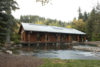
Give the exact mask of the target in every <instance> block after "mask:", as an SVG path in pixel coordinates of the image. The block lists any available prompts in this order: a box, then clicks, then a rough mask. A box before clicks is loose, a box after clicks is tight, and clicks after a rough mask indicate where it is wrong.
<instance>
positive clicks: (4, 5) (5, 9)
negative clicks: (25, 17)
mask: <svg viewBox="0 0 100 67" xmlns="http://www.w3.org/2000/svg"><path fill="white" fill-rule="evenodd" d="M16 9H18V8H17V3H16V1H14V0H0V43H4V42H5V41H6V40H7V39H9V40H10V31H11V25H13V24H14V23H13V19H14V18H13V16H12V15H11V11H12V10H16ZM8 37H9V38H8Z"/></svg>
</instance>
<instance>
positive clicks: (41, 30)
mask: <svg viewBox="0 0 100 67" xmlns="http://www.w3.org/2000/svg"><path fill="white" fill-rule="evenodd" d="M19 34H20V35H21V42H22V43H71V42H72V41H77V42H84V41H85V40H86V33H84V32H81V31H79V30H76V29H72V28H64V27H56V26H46V25H39V24H33V23H21V26H20V29H19Z"/></svg>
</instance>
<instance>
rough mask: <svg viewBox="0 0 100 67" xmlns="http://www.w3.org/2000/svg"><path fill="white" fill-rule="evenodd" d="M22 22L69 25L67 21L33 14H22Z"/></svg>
mask: <svg viewBox="0 0 100 67" xmlns="http://www.w3.org/2000/svg"><path fill="white" fill-rule="evenodd" d="M20 22H25V23H34V24H44V25H50V26H59V27H65V26H66V25H67V23H66V22H62V21H57V20H52V19H45V18H43V17H39V16H32V15H26V16H21V17H20Z"/></svg>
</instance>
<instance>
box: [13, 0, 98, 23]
mask: <svg viewBox="0 0 100 67" xmlns="http://www.w3.org/2000/svg"><path fill="white" fill-rule="evenodd" d="M16 1H17V3H18V4H19V8H20V9H19V10H16V11H14V12H13V13H12V14H13V15H14V17H15V18H20V16H21V15H38V16H41V17H45V18H51V19H57V20H61V21H66V22H68V21H72V20H73V18H74V17H77V16H78V8H79V7H81V9H82V12H84V11H87V12H90V11H91V10H92V8H93V7H94V6H96V4H97V2H99V0H51V1H50V3H49V4H47V5H45V6H42V5H41V4H40V3H36V1H35V0H16Z"/></svg>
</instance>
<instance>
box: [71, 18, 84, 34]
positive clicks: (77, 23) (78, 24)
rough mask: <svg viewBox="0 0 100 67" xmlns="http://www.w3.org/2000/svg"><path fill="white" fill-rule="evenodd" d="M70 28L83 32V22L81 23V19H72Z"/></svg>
mask: <svg viewBox="0 0 100 67" xmlns="http://www.w3.org/2000/svg"><path fill="white" fill-rule="evenodd" d="M72 27H73V28H75V29H78V30H80V31H83V32H85V22H84V21H83V19H79V20H75V19H74V20H73V24H72Z"/></svg>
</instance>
